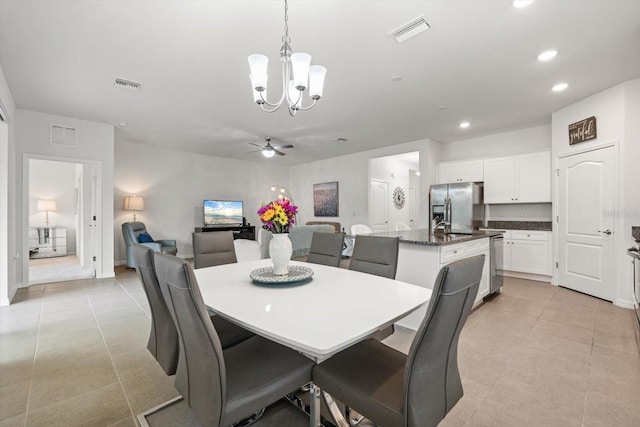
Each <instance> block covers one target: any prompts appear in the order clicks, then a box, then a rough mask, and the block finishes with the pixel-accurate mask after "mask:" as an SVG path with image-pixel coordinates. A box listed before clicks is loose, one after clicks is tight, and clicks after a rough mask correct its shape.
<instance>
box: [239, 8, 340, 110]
mask: <svg viewBox="0 0 640 427" xmlns="http://www.w3.org/2000/svg"><path fill="white" fill-rule="evenodd" d="M288 10H289V5H288V3H287V0H285V1H284V36H282V43H283V44H282V47H281V48H280V62H281V63H282V95H281V96H280V100H279V101H277V102H275V103H272V102H269V101H267V82H268V80H269V77H268V73H267V70H268V66H269V58H268V57H266V56H265V55H261V54H254V55H249V57H248V58H247V59H248V61H249V70H250V74H249V79H250V80H251V87H252V89H253V101H254V102H255V103H256V104H258V105H259V106H260V108H262V109H263V110H264V111H266V112H268V113H272V112H274V111H276V110H278V109H279V108H280V107H281V106H282V105H283V104H285V103H286V104H287V108H288V110H289V114H291V116H295V114H296V112H298V111H299V110H310V109H311V108H313V107H314V106H315V105H316V102H317V101H318V100H319V99H320V98H322V91H323V89H324V79H325V76H326V75H327V69H326V68H325V67H323V66H321V65H311V55H309V54H308V53H303V52H296V53H293V52H292V51H291V45H290V43H291V39H290V38H289V25H288V20H289V15H288ZM305 91H306V92H307V93H308V95H309V97H310V98H311V100H312V103H311V104H310V105H308V106H306V107H303V105H302V104H303V101H302V95H303V93H305Z"/></svg>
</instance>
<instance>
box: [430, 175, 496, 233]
mask: <svg viewBox="0 0 640 427" xmlns="http://www.w3.org/2000/svg"><path fill="white" fill-rule="evenodd" d="M429 204H430V207H429V213H430V215H431V221H430V223H431V232H435V231H436V230H434V229H433V227H434V226H435V225H437V224H441V225H440V227H438V230H437V231H441V230H443V229H444V228H445V227H446V231H448V232H451V233H471V232H473V230H477V229H478V228H479V227H481V226H482V225H483V223H484V204H483V187H482V184H478V183H475V182H462V183H456V184H439V185H432V186H431V191H430V195H429Z"/></svg>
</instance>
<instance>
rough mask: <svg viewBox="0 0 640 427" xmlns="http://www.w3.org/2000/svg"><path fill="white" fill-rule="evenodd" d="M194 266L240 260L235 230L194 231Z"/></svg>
mask: <svg viewBox="0 0 640 427" xmlns="http://www.w3.org/2000/svg"><path fill="white" fill-rule="evenodd" d="M192 236H193V264H194V268H204V267H212V266H214V265H222V264H232V263H234V262H238V259H237V258H236V250H235V247H234V245H233V231H212V232H205V233H192Z"/></svg>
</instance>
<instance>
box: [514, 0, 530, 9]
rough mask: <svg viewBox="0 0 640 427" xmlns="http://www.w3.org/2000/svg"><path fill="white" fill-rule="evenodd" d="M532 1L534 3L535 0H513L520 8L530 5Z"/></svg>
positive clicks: (515, 5)
mask: <svg viewBox="0 0 640 427" xmlns="http://www.w3.org/2000/svg"><path fill="white" fill-rule="evenodd" d="M531 3H533V0H513V7H517V8H518V9H520V8H523V7H527V6H529V5H530V4H531Z"/></svg>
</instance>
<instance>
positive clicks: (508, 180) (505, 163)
mask: <svg viewBox="0 0 640 427" xmlns="http://www.w3.org/2000/svg"><path fill="white" fill-rule="evenodd" d="M484 202H485V203H488V204H492V203H496V204H498V203H550V202H551V153H550V152H548V151H545V152H542V153H534V154H525V155H521V156H513V157H501V158H497V159H486V160H485V161H484Z"/></svg>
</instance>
